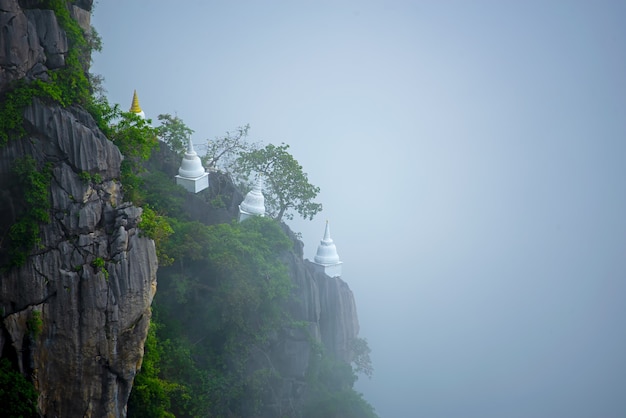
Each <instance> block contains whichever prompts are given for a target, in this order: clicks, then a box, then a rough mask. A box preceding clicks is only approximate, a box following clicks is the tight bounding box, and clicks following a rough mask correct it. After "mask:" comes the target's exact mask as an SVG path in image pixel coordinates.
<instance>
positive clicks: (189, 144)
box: [187, 137, 197, 155]
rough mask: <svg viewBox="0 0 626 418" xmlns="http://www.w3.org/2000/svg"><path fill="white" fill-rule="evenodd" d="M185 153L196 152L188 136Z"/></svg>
mask: <svg viewBox="0 0 626 418" xmlns="http://www.w3.org/2000/svg"><path fill="white" fill-rule="evenodd" d="M187 154H196V151H194V149H193V142H191V137H189V139H188V141H187ZM196 155H197V154H196Z"/></svg>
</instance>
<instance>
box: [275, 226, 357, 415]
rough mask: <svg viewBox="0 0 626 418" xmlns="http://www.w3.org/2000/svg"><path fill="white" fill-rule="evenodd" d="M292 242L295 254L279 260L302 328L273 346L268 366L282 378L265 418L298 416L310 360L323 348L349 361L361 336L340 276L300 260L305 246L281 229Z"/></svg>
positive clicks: (285, 334) (293, 313)
mask: <svg viewBox="0 0 626 418" xmlns="http://www.w3.org/2000/svg"><path fill="white" fill-rule="evenodd" d="M283 229H284V230H285V233H287V235H288V236H289V237H290V238H291V239H292V240H293V241H294V244H295V247H294V251H292V252H289V253H286V254H284V255H283V261H284V262H285V264H286V265H287V267H288V269H289V275H290V276H291V279H292V281H293V285H294V287H293V291H292V293H293V295H292V298H291V303H290V306H289V311H290V313H291V317H292V318H293V319H294V320H295V321H297V322H300V323H301V324H302V325H303V326H302V327H299V328H293V329H289V330H285V331H284V332H283V333H281V335H280V337H279V338H277V339H276V340H275V342H274V343H273V346H272V349H271V351H270V356H271V358H272V363H273V364H274V365H275V366H276V369H277V370H278V371H279V372H280V374H281V376H282V382H281V385H280V387H278V388H276V393H277V396H276V397H275V398H274V400H275V403H268V405H266V406H267V409H266V415H265V416H291V415H290V414H291V413H293V414H294V415H293V416H299V415H298V414H299V411H301V407H302V405H303V402H305V401H306V398H307V395H308V390H309V388H308V387H307V373H310V372H311V367H313V364H312V363H311V360H312V358H313V356H316V355H318V350H320V349H322V350H324V352H325V355H329V356H330V357H332V358H334V359H335V360H337V361H339V362H343V363H346V364H350V363H351V361H352V360H353V356H354V353H353V349H352V343H353V341H354V339H355V338H357V337H358V333H359V320H358V315H357V310H356V304H355V301H354V295H353V293H352V291H351V290H350V287H349V286H348V284H347V283H346V282H344V281H343V280H342V279H341V278H339V277H333V278H331V277H329V276H327V275H325V274H324V273H322V272H320V271H319V270H318V269H316V268H315V266H314V265H313V263H311V262H310V261H309V260H305V259H304V258H303V251H302V248H303V244H302V242H301V241H299V240H297V238H296V237H295V235H294V234H293V232H292V231H291V230H290V229H289V228H288V227H287V226H286V225H283Z"/></svg>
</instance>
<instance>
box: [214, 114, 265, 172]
mask: <svg viewBox="0 0 626 418" xmlns="http://www.w3.org/2000/svg"><path fill="white" fill-rule="evenodd" d="M249 130H250V125H246V126H243V127H239V128H237V129H236V130H235V132H226V135H224V136H223V137H221V138H215V139H214V140H212V141H211V140H209V141H208V143H207V152H206V154H205V155H204V156H203V157H202V163H203V164H204V165H205V167H209V168H217V167H218V162H219V168H220V170H221V171H224V172H226V173H232V172H233V171H234V167H235V162H236V160H237V157H238V156H239V154H241V153H247V152H251V151H254V150H256V149H258V148H259V145H258V144H257V143H252V142H247V141H246V138H247V137H248V131H249Z"/></svg>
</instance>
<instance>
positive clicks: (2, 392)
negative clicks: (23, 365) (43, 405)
mask: <svg viewBox="0 0 626 418" xmlns="http://www.w3.org/2000/svg"><path fill="white" fill-rule="evenodd" d="M0 411H2V416H3V417H7V418H31V417H32V418H36V417H39V414H38V413H37V391H35V387H34V386H33V384H32V383H31V382H29V381H28V380H26V379H25V378H24V376H22V375H21V374H20V373H19V372H17V371H16V370H14V369H13V367H11V363H10V362H9V361H8V360H7V359H0Z"/></svg>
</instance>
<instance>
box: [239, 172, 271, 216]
mask: <svg viewBox="0 0 626 418" xmlns="http://www.w3.org/2000/svg"><path fill="white" fill-rule="evenodd" d="M252 216H265V197H264V196H263V176H262V175H260V174H259V176H258V177H257V180H256V183H255V184H254V186H253V187H252V190H250V191H249V192H248V194H246V197H245V199H243V202H241V204H240V205H239V222H241V221H244V220H246V219H248V218H250V217H252Z"/></svg>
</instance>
